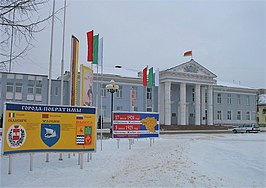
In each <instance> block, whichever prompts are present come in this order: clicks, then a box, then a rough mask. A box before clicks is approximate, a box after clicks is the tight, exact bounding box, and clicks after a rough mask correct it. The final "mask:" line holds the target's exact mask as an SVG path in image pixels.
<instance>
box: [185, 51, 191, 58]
mask: <svg viewBox="0 0 266 188" xmlns="http://www.w3.org/2000/svg"><path fill="white" fill-rule="evenodd" d="M184 56H185V57H186V56H192V51H191V50H190V51H187V52H185V53H184Z"/></svg>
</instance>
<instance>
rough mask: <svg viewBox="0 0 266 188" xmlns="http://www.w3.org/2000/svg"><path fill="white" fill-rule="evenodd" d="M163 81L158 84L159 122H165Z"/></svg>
mask: <svg viewBox="0 0 266 188" xmlns="http://www.w3.org/2000/svg"><path fill="white" fill-rule="evenodd" d="M164 89H165V88H164V83H160V86H159V99H160V100H159V113H160V124H165V123H164V99H165V98H164V93H165V91H164Z"/></svg>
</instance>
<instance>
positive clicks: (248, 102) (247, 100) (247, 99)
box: [246, 96, 250, 105]
mask: <svg viewBox="0 0 266 188" xmlns="http://www.w3.org/2000/svg"><path fill="white" fill-rule="evenodd" d="M246 102H247V105H249V104H250V101H249V96H247V98H246Z"/></svg>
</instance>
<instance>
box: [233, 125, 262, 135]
mask: <svg viewBox="0 0 266 188" xmlns="http://www.w3.org/2000/svg"><path fill="white" fill-rule="evenodd" d="M232 131H233V133H250V132H253V133H257V132H259V131H260V127H259V126H258V125H257V124H244V125H239V126H236V127H234V128H233V129H232Z"/></svg>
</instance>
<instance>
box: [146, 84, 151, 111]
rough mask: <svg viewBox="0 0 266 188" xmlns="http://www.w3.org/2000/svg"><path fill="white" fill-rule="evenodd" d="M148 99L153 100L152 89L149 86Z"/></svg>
mask: <svg viewBox="0 0 266 188" xmlns="http://www.w3.org/2000/svg"><path fill="white" fill-rule="evenodd" d="M147 99H148V100H151V99H152V89H151V88H149V87H148V88H147ZM148 112H149V111H148Z"/></svg>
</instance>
